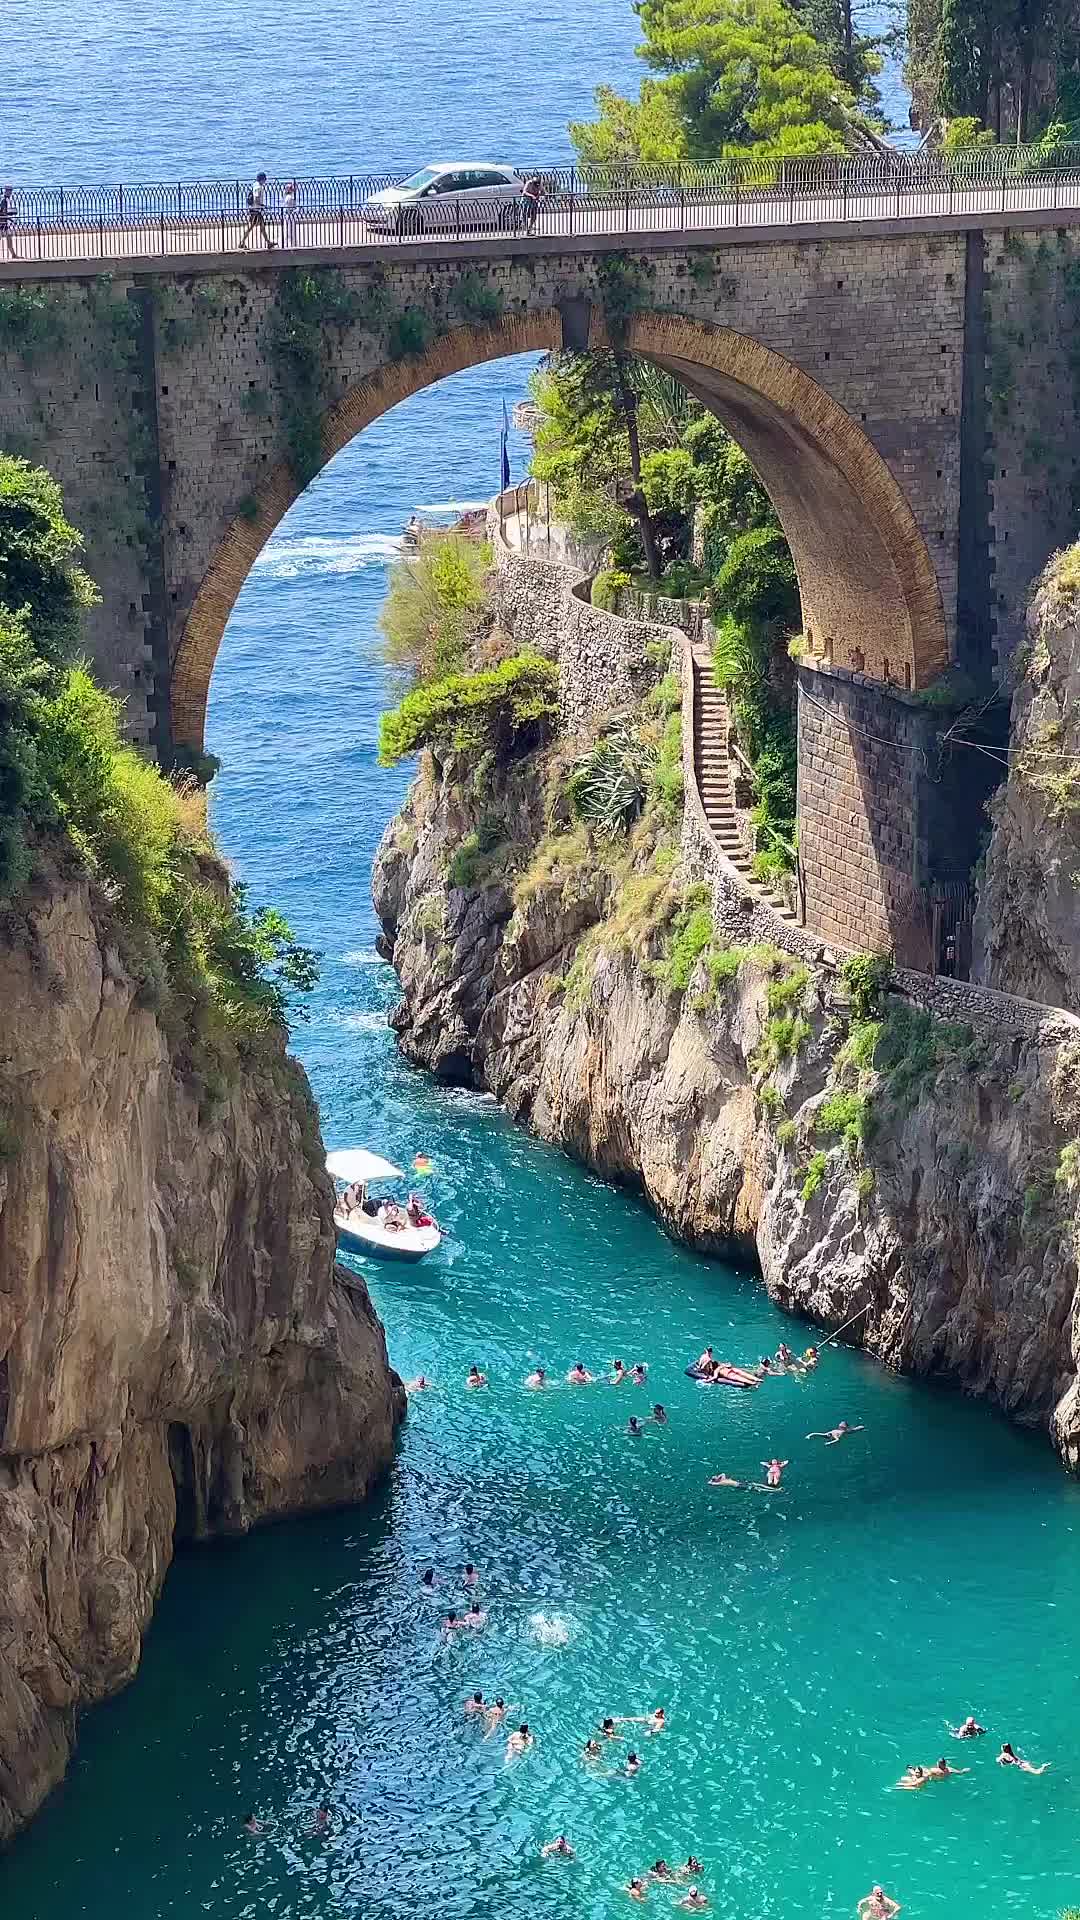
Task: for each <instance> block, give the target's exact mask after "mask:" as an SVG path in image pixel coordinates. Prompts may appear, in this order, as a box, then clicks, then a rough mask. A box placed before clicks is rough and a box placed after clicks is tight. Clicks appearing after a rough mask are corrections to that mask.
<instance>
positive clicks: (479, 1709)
mask: <svg viewBox="0 0 1080 1920" xmlns="http://www.w3.org/2000/svg"><path fill="white" fill-rule="evenodd" d="M465 1711H466V1713H485V1712H486V1711H487V1709H486V1708H485V1706H484V1696H483V1694H482V1693H474V1694H473V1696H472V1699H471V1700H466V1702H465Z"/></svg>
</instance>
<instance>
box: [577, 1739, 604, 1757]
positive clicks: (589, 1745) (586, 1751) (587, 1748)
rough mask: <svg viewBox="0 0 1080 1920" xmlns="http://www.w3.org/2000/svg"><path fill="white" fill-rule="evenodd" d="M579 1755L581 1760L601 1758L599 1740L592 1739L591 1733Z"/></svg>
mask: <svg viewBox="0 0 1080 1920" xmlns="http://www.w3.org/2000/svg"><path fill="white" fill-rule="evenodd" d="M581 1757H582V1759H583V1760H599V1759H601V1758H602V1752H601V1747H600V1742H599V1740H594V1739H593V1737H592V1735H591V1734H590V1735H589V1738H588V1739H587V1740H586V1742H585V1745H584V1746H583V1747H582V1749H581Z"/></svg>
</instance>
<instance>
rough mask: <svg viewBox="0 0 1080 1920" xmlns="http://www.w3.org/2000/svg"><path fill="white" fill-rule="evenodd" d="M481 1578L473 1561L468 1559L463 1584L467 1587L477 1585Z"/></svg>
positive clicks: (462, 1577) (462, 1578)
mask: <svg viewBox="0 0 1080 1920" xmlns="http://www.w3.org/2000/svg"><path fill="white" fill-rule="evenodd" d="M479 1578H480V1575H479V1574H478V1573H477V1571H476V1568H475V1567H474V1566H473V1563H472V1561H471V1560H466V1562H465V1571H464V1573H463V1574H462V1576H461V1580H462V1585H463V1586H466V1587H475V1585H476V1583H477V1581H478V1580H479Z"/></svg>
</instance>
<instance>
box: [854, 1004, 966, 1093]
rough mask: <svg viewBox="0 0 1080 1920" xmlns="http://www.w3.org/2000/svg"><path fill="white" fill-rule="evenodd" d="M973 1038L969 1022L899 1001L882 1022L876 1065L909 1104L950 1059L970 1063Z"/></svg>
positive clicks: (893, 1089) (876, 1049)
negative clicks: (951, 1018)
mask: <svg viewBox="0 0 1080 1920" xmlns="http://www.w3.org/2000/svg"><path fill="white" fill-rule="evenodd" d="M974 1039H975V1036H974V1033H973V1032H972V1029H971V1028H970V1027H969V1026H968V1025H967V1024H966V1023H964V1022H957V1021H948V1020H937V1019H935V1018H934V1015H933V1014H931V1013H924V1012H923V1011H922V1010H921V1009H920V1008H917V1007H910V1006H908V1005H907V1004H906V1002H904V1001H898V1002H896V1003H895V1005H893V1006H891V1007H890V1009H889V1013H888V1017H887V1018H886V1019H885V1020H884V1021H883V1022H882V1024H881V1032H880V1034H879V1036H878V1041H877V1045H876V1047H875V1050H874V1065H875V1067H876V1068H877V1069H878V1071H879V1073H880V1074H881V1075H882V1077H883V1080H884V1082H885V1085H886V1087H887V1089H888V1091H889V1093H890V1094H891V1095H892V1096H893V1098H894V1099H896V1100H898V1101H900V1102H902V1103H910V1102H912V1101H914V1100H915V1099H916V1098H917V1097H918V1095H919V1093H920V1092H921V1091H922V1089H923V1088H924V1087H925V1086H926V1085H927V1084H929V1083H930V1082H932V1081H933V1080H934V1079H936V1077H937V1075H938V1073H939V1072H940V1071H941V1068H942V1067H943V1066H944V1065H945V1064H946V1062H947V1061H948V1060H949V1059H964V1060H967V1061H969V1062H970V1058H971V1050H972V1046H973V1043H974Z"/></svg>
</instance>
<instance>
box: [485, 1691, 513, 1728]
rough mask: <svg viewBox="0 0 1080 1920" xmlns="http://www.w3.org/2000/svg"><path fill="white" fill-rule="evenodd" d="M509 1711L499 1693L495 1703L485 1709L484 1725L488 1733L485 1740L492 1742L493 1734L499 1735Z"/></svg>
mask: <svg viewBox="0 0 1080 1920" xmlns="http://www.w3.org/2000/svg"><path fill="white" fill-rule="evenodd" d="M509 1711H510V1709H509V1707H508V1706H507V1704H506V1701H505V1700H504V1699H503V1697H502V1694H501V1693H497V1694H496V1696H495V1700H494V1703H493V1704H491V1705H489V1706H487V1707H485V1709H484V1725H485V1727H486V1728H487V1732H486V1733H485V1735H484V1739H485V1740H490V1739H491V1736H492V1734H493V1733H498V1731H499V1728H500V1727H501V1726H502V1723H503V1721H504V1720H505V1719H506V1716H507V1714H508V1713H509Z"/></svg>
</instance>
